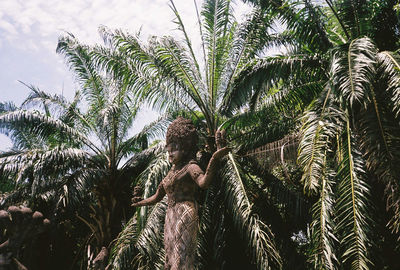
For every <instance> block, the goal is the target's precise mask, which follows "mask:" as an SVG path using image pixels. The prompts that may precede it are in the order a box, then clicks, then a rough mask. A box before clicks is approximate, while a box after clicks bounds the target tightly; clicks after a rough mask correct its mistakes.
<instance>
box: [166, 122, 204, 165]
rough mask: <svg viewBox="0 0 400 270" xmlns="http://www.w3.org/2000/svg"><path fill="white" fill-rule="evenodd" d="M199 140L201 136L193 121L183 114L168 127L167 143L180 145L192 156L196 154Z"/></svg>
mask: <svg viewBox="0 0 400 270" xmlns="http://www.w3.org/2000/svg"><path fill="white" fill-rule="evenodd" d="M198 140H199V137H198V135H197V131H196V127H195V126H194V125H193V122H192V121H191V120H189V119H185V118H183V117H181V116H179V117H178V118H176V119H175V120H174V121H173V122H172V123H171V124H170V125H169V127H168V129H167V137H166V143H167V145H168V144H170V143H175V144H177V145H179V147H180V148H181V149H183V150H184V151H185V152H186V153H187V154H188V155H190V158H193V157H195V156H196V153H197V142H198Z"/></svg>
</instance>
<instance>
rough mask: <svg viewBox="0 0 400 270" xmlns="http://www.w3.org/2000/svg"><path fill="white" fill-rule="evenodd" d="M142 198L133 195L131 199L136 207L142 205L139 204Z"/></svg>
mask: <svg viewBox="0 0 400 270" xmlns="http://www.w3.org/2000/svg"><path fill="white" fill-rule="evenodd" d="M141 200H143V199H142V197H133V198H132V199H131V201H132V204H131V206H134V207H137V206H140V205H139V202H140V201H141Z"/></svg>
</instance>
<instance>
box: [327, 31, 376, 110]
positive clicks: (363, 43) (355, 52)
mask: <svg viewBox="0 0 400 270" xmlns="http://www.w3.org/2000/svg"><path fill="white" fill-rule="evenodd" d="M376 53H377V49H376V46H375V44H374V43H373V42H372V40H371V39H369V38H366V37H364V38H359V39H355V40H353V41H351V43H350V45H349V46H348V49H347V52H345V53H344V52H343V51H341V50H339V51H338V52H337V56H336V57H335V58H336V59H334V60H333V64H332V69H333V80H334V84H335V86H336V87H337V89H339V91H340V95H343V97H344V98H345V100H346V101H347V102H348V104H349V106H355V105H356V104H361V105H364V103H365V102H366V100H367V97H368V93H369V92H370V91H371V89H370V88H371V82H372V81H373V77H374V75H375V63H376V59H375V57H376Z"/></svg>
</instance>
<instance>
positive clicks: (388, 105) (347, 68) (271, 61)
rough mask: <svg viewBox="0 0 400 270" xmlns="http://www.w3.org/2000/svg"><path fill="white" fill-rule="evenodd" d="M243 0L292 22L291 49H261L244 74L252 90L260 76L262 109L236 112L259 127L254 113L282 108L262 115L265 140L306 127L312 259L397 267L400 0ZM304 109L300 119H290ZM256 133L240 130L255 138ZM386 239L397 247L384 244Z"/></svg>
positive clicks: (245, 86) (286, 33)
mask: <svg viewBox="0 0 400 270" xmlns="http://www.w3.org/2000/svg"><path fill="white" fill-rule="evenodd" d="M245 2H251V3H253V4H256V5H258V6H259V7H261V8H262V9H263V10H265V12H270V13H272V14H274V18H275V19H277V20H278V21H279V22H280V23H281V24H282V25H283V26H284V27H283V28H284V30H282V31H281V32H280V33H278V34H277V39H279V40H281V41H282V43H283V44H286V46H287V47H286V48H287V52H286V53H283V54H280V55H277V56H273V57H271V56H270V57H264V58H260V59H256V60H255V61H253V63H252V64H251V65H249V66H248V67H247V69H246V70H245V71H243V74H242V76H238V78H240V79H239V80H238V81H237V82H236V83H237V85H238V87H237V88H236V89H238V91H239V90H240V91H242V93H243V96H251V95H254V93H255V92H254V88H252V86H254V85H259V84H261V83H264V85H267V87H265V88H258V89H259V91H260V93H258V95H257V99H256V100H255V101H256V102H255V105H254V108H255V110H256V112H255V113H252V114H245V115H242V116H240V117H239V116H238V117H237V118H238V121H239V120H240V122H242V123H243V125H245V124H247V125H245V126H247V128H248V130H249V132H248V134H251V131H254V129H255V128H254V127H251V126H249V123H250V124H251V125H254V124H255V123H259V122H261V121H262V120H263V119H264V118H263V117H265V115H268V113H269V112H270V111H278V112H281V115H282V114H283V117H279V118H278V120H277V121H276V122H275V123H276V124H278V127H276V126H273V125H270V124H269V123H266V124H264V125H263V127H264V130H265V131H266V134H267V135H266V136H265V138H261V139H260V140H259V141H260V142H259V145H262V144H263V143H266V142H268V143H272V142H273V141H274V139H276V138H274V134H276V130H277V129H281V130H284V129H285V128H286V127H287V126H288V125H289V128H287V134H295V135H296V134H298V133H297V132H296V131H297V130H299V129H300V134H298V136H300V142H299V148H298V151H299V152H298V165H299V167H300V168H301V169H302V171H303V175H302V179H301V181H302V184H303V186H304V191H305V193H306V194H309V195H310V196H315V197H316V199H317V201H316V202H315V203H314V206H313V210H312V223H311V226H310V229H311V236H310V245H309V250H310V251H309V262H310V265H311V267H313V268H315V269H371V268H372V267H373V266H374V265H375V267H376V268H377V269H381V268H384V267H389V268H396V267H398V265H397V264H396V263H395V262H394V261H393V259H392V258H391V257H393V256H396V255H394V252H393V250H394V249H395V248H394V247H395V246H396V245H398V244H396V241H393V239H395V238H396V237H397V236H398V232H399V224H400V223H399V217H400V212H399V209H400V208H399V203H400V197H399V192H398V191H399V181H398V179H399V176H400V175H399V173H400V172H399V169H398V168H397V167H396V163H397V162H398V161H399V158H400V156H399V155H398V153H399V151H398V147H399V140H400V137H399V134H400V133H399V128H400V126H399V114H398V108H399V105H400V103H399V101H400V100H399V94H398V93H399V92H398V91H399V90H398V89H399V80H398V79H399V73H398V67H399V56H398V54H397V53H396V52H395V51H394V50H396V49H397V47H398V45H397V40H398V37H399V31H398V29H399V26H400V25H399V21H398V17H397V15H396V13H395V12H396V11H395V5H396V1H390V0H388V1H379V3H378V2H377V1H351V0H338V1H330V0H329V1H328V0H326V1H307V0H305V1H279V0H277V1H245ZM383 34H384V35H385V38H383V36H382V35H383ZM268 86H269V87H268ZM271 92H272V93H274V94H273V95H272V96H271V95H270V94H271ZM269 115H270V114H269ZM296 115H301V117H297V121H293V120H295V119H290V118H291V117H290V116H296ZM285 116H289V117H286V119H285ZM287 118H289V119H287ZM256 130H257V129H256ZM249 136H250V135H249ZM249 136H243V137H242V138H243V140H244V141H247V142H248V141H252V140H251V139H250V140H249V138H251V137H249ZM298 136H294V138H298ZM277 139H280V137H278V138H277ZM281 147H282V149H283V147H284V145H281ZM252 148H253V149H254V144H251V145H249V146H247V149H252ZM267 153H270V152H267ZM267 166H268V164H267ZM382 196H385V197H386V201H387V207H385V205H383V204H382V203H381V198H382ZM389 229H390V230H391V233H390V231H389ZM396 235H397V236H396ZM382 239H386V241H387V242H388V243H391V244H392V246H391V247H392V251H390V252H387V253H386V254H385V253H384V252H382V250H383V249H384V248H383V246H384V245H383V244H382V241H383V240H382ZM385 251H386V249H385ZM397 256H398V255H397Z"/></svg>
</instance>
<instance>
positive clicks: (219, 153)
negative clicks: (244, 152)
mask: <svg viewBox="0 0 400 270" xmlns="http://www.w3.org/2000/svg"><path fill="white" fill-rule="evenodd" d="M231 150H232V148H230V147H224V148H221V149H219V150H217V151H216V152H215V153H214V154H213V156H212V157H213V158H214V159H221V158H223V157H224V156H226V155H227V154H228V153H229V152H230V151H231Z"/></svg>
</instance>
